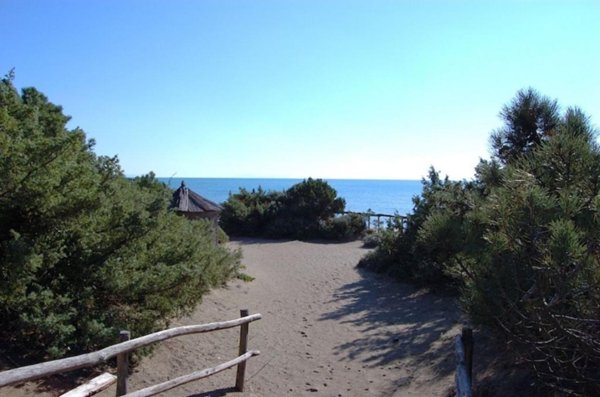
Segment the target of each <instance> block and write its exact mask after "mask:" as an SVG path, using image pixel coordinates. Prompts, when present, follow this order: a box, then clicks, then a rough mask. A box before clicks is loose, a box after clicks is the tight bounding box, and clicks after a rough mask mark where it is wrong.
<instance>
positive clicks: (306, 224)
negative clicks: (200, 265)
mask: <svg viewBox="0 0 600 397" xmlns="http://www.w3.org/2000/svg"><path fill="white" fill-rule="evenodd" d="M344 207H345V202H344V199H342V198H339V197H337V192H336V191H335V189H333V188H332V187H331V186H329V184H328V183H327V182H325V181H323V180H321V179H312V178H308V179H306V180H304V181H303V182H300V183H298V184H296V185H294V186H292V187H290V188H289V189H288V190H286V191H283V192H265V191H264V190H262V189H261V188H260V187H259V188H258V190H252V191H248V190H245V189H240V191H239V192H238V193H236V194H230V195H229V198H228V199H227V201H226V202H225V203H224V204H223V208H224V210H223V214H222V216H221V226H222V227H223V229H224V230H225V231H226V232H227V233H229V234H231V235H237V236H259V237H271V238H296V239H314V238H324V239H335V240H340V239H351V238H356V237H358V236H359V235H360V234H361V233H362V232H363V231H364V229H365V222H364V219H362V217H361V216H359V215H356V214H349V215H344V216H341V217H336V216H335V215H336V213H339V212H342V211H343V210H344Z"/></svg>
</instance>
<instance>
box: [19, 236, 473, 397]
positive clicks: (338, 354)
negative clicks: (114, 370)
mask: <svg viewBox="0 0 600 397" xmlns="http://www.w3.org/2000/svg"><path fill="white" fill-rule="evenodd" d="M229 244H230V246H231V247H232V248H233V249H241V250H242V251H243V260H242V263H243V264H244V265H245V266H246V269H245V270H244V272H245V273H246V274H248V275H250V276H252V277H254V278H255V279H254V280H253V281H251V282H244V281H241V280H235V281H232V282H230V283H229V284H228V285H227V287H225V288H222V289H217V290H214V291H212V292H211V293H210V294H209V295H207V296H206V297H205V298H204V301H203V303H202V304H201V305H200V306H199V307H198V308H197V309H196V311H195V312H194V313H192V314H191V315H190V316H189V317H184V318H181V319H178V320H177V321H174V322H173V323H172V324H171V326H180V325H188V324H200V323H208V322H214V321H223V320H229V319H234V318H237V317H239V315H240V312H239V311H240V309H249V310H250V313H251V314H252V313H261V314H262V315H263V318H262V320H260V321H257V322H253V323H251V324H250V333H249V336H250V337H249V343H248V345H249V346H248V347H249V349H258V350H260V351H261V354H260V355H259V356H257V357H255V358H252V359H251V360H250V361H248V365H247V369H246V388H245V391H244V393H236V392H234V390H233V385H234V384H235V368H234V369H230V370H226V371H224V372H221V373H219V374H216V375H214V376H212V377H209V378H206V379H203V380H199V381H196V382H192V383H189V384H187V385H185V386H182V387H179V388H177V389H173V390H170V391H168V392H166V393H164V395H165V396H194V397H209V396H223V395H231V396H240V397H246V396H266V397H270V396H334V397H335V396H338V397H339V396H345V397H354V396H409V397H410V396H443V395H445V394H447V392H448V390H450V389H451V388H452V386H453V382H454V356H453V336H455V335H457V334H458V333H459V332H460V326H461V320H462V318H461V313H460V310H459V309H458V307H457V305H456V303H455V302H454V301H453V300H452V299H450V298H444V297H440V296H437V295H434V294H431V293H429V292H427V291H426V290H419V289H417V288H414V287H412V286H409V285H406V284H402V283H397V282H394V281H392V280H390V279H389V278H387V277H385V276H380V275H376V274H372V273H369V272H363V271H360V270H359V269H357V268H356V264H357V263H358V261H359V260H360V258H361V257H362V256H363V255H364V254H365V253H366V252H367V250H366V249H364V248H362V243H361V242H360V241H354V242H348V243H315V242H300V241H270V240H259V239H240V240H236V241H233V242H231V243H229ZM133 337H135V335H133ZM238 341H239V328H234V329H230V330H224V331H219V332H212V333H209V334H200V335H190V336H185V337H181V338H176V339H171V340H168V341H165V342H162V343H160V344H159V346H158V347H157V348H156V350H155V352H154V354H153V355H152V356H151V357H148V358H145V359H144V360H143V361H142V363H141V365H139V366H138V367H137V368H136V369H135V371H134V373H133V374H132V375H131V376H130V378H129V391H134V390H138V389H141V388H143V387H147V386H150V385H152V384H156V383H159V382H162V381H165V380H168V379H172V378H175V377H177V376H180V375H184V374H187V373H190V372H193V371H195V370H199V369H202V368H208V367H212V366H215V365H217V364H219V363H222V362H225V361H228V360H230V359H232V358H234V357H236V356H237V349H238ZM29 390H31V389H29ZM99 395H100V396H103V397H106V396H114V386H113V387H112V388H110V389H108V390H106V391H104V392H102V393H101V394H99Z"/></svg>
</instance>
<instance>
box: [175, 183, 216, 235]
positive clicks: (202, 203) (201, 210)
mask: <svg viewBox="0 0 600 397" xmlns="http://www.w3.org/2000/svg"><path fill="white" fill-rule="evenodd" d="M170 208H172V209H174V210H175V211H176V212H177V213H178V214H181V215H183V216H185V217H186V218H188V219H192V220H197V219H208V220H210V222H211V224H212V227H213V234H214V237H215V242H216V241H217V228H218V227H219V217H220V216H221V211H222V210H223V208H222V207H221V206H220V205H219V204H217V203H214V202H212V201H210V200H208V199H205V198H204V197H202V196H200V195H199V194H198V193H196V192H194V191H192V190H190V189H189V188H188V187H187V186H186V185H185V182H184V181H181V186H180V187H179V189H177V190H175V192H174V193H173V200H172V201H171V206H170Z"/></svg>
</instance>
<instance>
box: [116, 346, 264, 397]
mask: <svg viewBox="0 0 600 397" xmlns="http://www.w3.org/2000/svg"><path fill="white" fill-rule="evenodd" d="M259 354H260V352H259V351H258V350H252V351H249V352H247V353H245V354H243V355H241V356H239V357H236V358H234V359H233V360H231V361H227V362H225V363H223V364H219V365H217V366H216V367H214V368H207V369H203V370H201V371H196V372H192V373H191V374H188V375H183V376H180V377H178V378H175V379H171V380H168V381H166V382H163V383H159V384H158V385H154V386H149V387H147V388H145V389H142V390H138V391H135V392H133V393H128V394H125V395H124V397H149V396H154V395H156V394H158V393H162V392H164V391H167V390H171V389H173V388H175V387H178V386H181V385H185V384H186V383H189V382H193V381H195V380H198V379H202V378H206V377H208V376H211V375H214V374H216V373H218V372H221V371H224V370H226V369H228V368H231V367H235V366H236V365H239V364H242V363H244V362H246V361H247V360H248V359H250V358H251V357H253V356H257V355H259Z"/></svg>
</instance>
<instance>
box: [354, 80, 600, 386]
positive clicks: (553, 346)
mask: <svg viewBox="0 0 600 397" xmlns="http://www.w3.org/2000/svg"><path fill="white" fill-rule="evenodd" d="M501 117H502V119H503V121H504V126H503V127H502V128H500V129H499V130H497V131H496V132H494V134H493V135H492V147H493V149H494V150H495V152H494V158H493V159H492V160H491V161H482V162H480V164H479V166H478V167H477V168H476V179H475V180H474V181H471V182H452V181H448V180H447V179H445V180H441V179H440V178H439V175H438V174H437V173H436V172H435V171H434V170H431V171H430V173H429V178H428V179H427V180H424V182H423V183H424V186H423V193H422V195H421V196H420V197H416V198H415V199H414V204H415V206H414V212H413V214H411V215H410V216H409V219H408V226H407V228H406V230H405V231H404V232H402V231H398V232H390V231H388V233H387V234H386V235H383V236H382V239H381V242H380V243H379V245H378V247H377V249H376V250H375V251H374V252H372V253H371V254H369V255H368V256H367V257H365V258H364V259H363V261H362V262H361V265H362V266H365V267H367V268H370V269H374V270H376V271H381V272H387V273H391V274H394V275H397V276H400V277H402V278H411V279H414V280H419V281H422V282H427V283H432V282H434V283H444V284H446V285H451V286H453V287H454V289H455V290H456V291H460V293H461V297H462V301H463V302H464V304H465V307H466V308H467V309H468V311H469V313H470V314H471V316H472V317H473V319H474V320H476V321H478V322H479V323H483V324H487V325H489V326H491V327H493V328H494V329H496V330H497V331H498V334H499V335H501V336H502V337H503V338H505V339H506V341H507V342H510V343H511V344H512V345H513V346H514V348H513V349H512V350H513V351H514V352H515V354H518V355H519V356H520V357H521V358H522V359H525V360H527V362H529V363H531V368H532V370H533V371H534V372H535V373H536V374H537V375H538V378H539V379H541V380H542V381H543V382H545V383H547V384H549V385H551V386H552V387H558V388H561V389H563V390H568V391H570V392H574V393H581V394H584V395H597V394H600V377H599V376H598V373H599V370H600V346H599V345H598V340H600V328H599V327H598V325H599V324H600V310H599V308H600V216H599V215H598V214H599V212H598V209H599V206H600V149H599V148H598V144H597V141H596V136H595V132H594V130H593V129H592V127H591V125H590V122H589V120H588V118H587V117H586V116H585V115H584V114H583V113H582V112H581V111H580V110H578V109H568V110H567V111H566V112H564V113H563V114H560V112H559V109H558V106H557V104H556V101H552V100H550V99H548V98H545V97H541V96H540V95H539V94H538V93H537V92H535V91H533V90H531V89H530V90H526V91H520V92H519V93H518V94H517V96H516V98H515V100H513V101H512V102H511V103H510V104H509V105H507V106H505V107H504V108H503V110H502V112H501Z"/></svg>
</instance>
